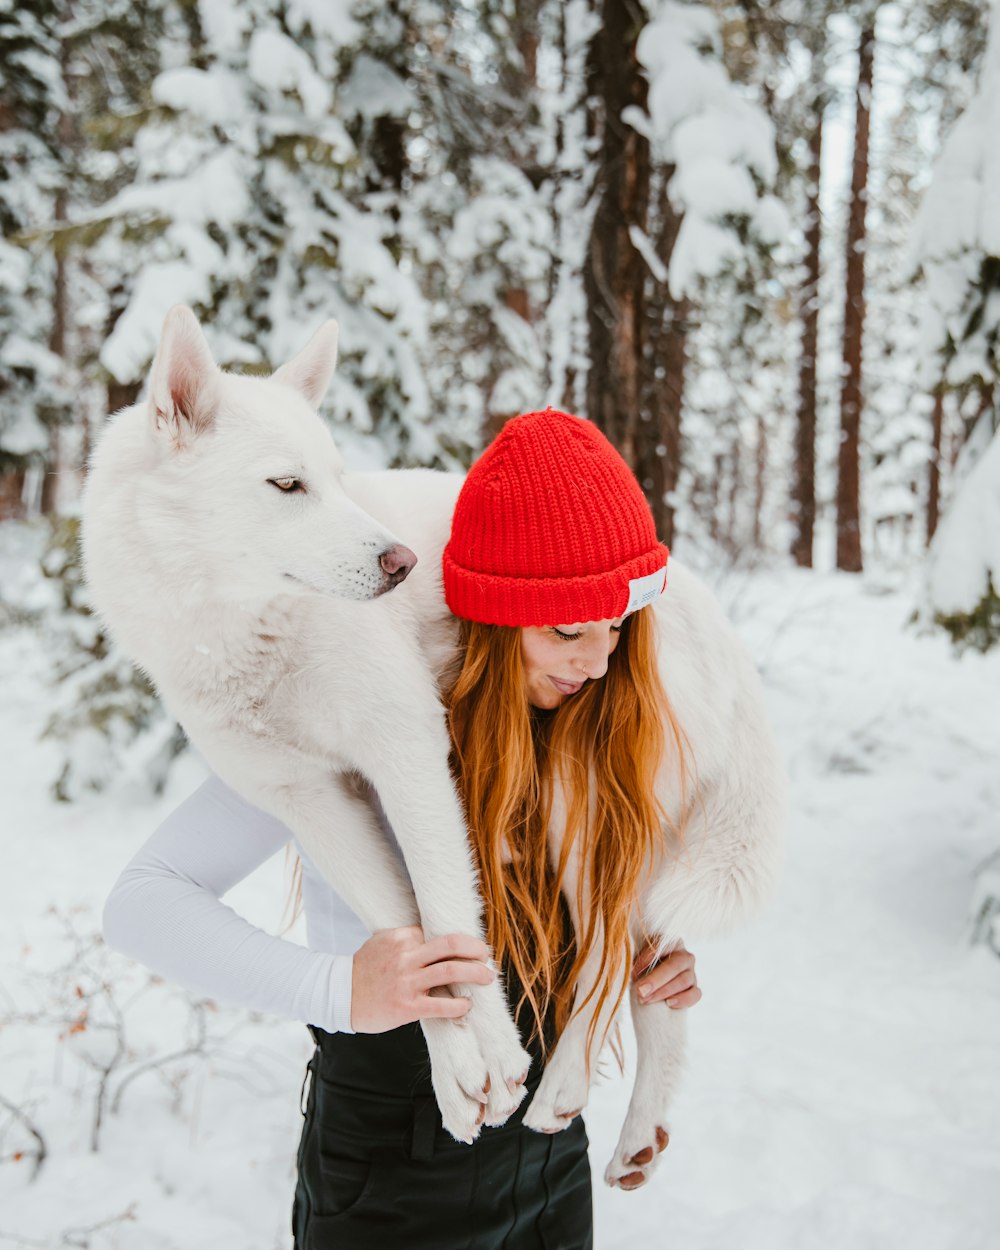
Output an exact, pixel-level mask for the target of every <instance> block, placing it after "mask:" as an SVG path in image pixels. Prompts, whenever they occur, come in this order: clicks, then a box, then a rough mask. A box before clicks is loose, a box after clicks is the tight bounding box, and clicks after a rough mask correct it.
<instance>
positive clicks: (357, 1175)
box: [315, 1150, 375, 1216]
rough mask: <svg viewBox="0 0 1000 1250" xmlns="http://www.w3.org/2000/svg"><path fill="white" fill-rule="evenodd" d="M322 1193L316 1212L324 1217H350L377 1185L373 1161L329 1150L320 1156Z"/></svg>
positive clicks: (320, 1190) (317, 1197) (317, 1199)
mask: <svg viewBox="0 0 1000 1250" xmlns="http://www.w3.org/2000/svg"><path fill="white" fill-rule="evenodd" d="M318 1162H319V1180H320V1185H319V1192H318V1193H317V1195H316V1204H315V1211H316V1214H317V1215H320V1216H330V1215H346V1214H347V1212H348V1211H350V1210H352V1209H353V1208H354V1207H357V1206H360V1205H361V1204H362V1203H363V1202H364V1200H365V1199H366V1198H367V1197H368V1196H369V1194H370V1193H371V1190H372V1188H373V1186H374V1184H375V1168H374V1166H373V1160H372V1159H371V1158H368V1159H357V1158H351V1157H349V1156H348V1155H343V1154H333V1153H332V1152H330V1151H327V1150H320V1151H319V1153H318Z"/></svg>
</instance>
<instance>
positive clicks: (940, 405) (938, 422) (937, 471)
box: [927, 386, 944, 545]
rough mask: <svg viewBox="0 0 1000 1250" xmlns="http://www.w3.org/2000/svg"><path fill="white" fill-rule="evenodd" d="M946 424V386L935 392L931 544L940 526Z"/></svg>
mask: <svg viewBox="0 0 1000 1250" xmlns="http://www.w3.org/2000/svg"><path fill="white" fill-rule="evenodd" d="M943 425H944V388H943V387H941V386H939V387H938V389H937V390H936V391H935V392H934V411H933V413H932V415H931V458H930V463H929V465H928V474H927V542H928V545H929V544H930V541H931V539H932V538H933V537H934V534H935V532H936V531H937V527H938V520H939V519H940V508H941V428H942V426H943Z"/></svg>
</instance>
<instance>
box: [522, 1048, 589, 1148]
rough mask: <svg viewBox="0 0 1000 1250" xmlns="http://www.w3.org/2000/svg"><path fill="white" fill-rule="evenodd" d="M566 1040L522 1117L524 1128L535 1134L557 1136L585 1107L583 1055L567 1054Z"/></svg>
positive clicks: (586, 1080) (586, 1085) (586, 1077)
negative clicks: (554, 1134)
mask: <svg viewBox="0 0 1000 1250" xmlns="http://www.w3.org/2000/svg"><path fill="white" fill-rule="evenodd" d="M568 1036H569V1035H568V1034H567V1035H565V1036H564V1037H563V1040H562V1042H560V1044H559V1045H558V1046H557V1047H556V1050H555V1054H554V1055H553V1056H552V1059H551V1060H550V1062H549V1063H548V1065H547V1067H546V1069H545V1071H544V1072H543V1073H542V1079H541V1082H540V1084H539V1086H538V1089H537V1090H535V1096H534V1098H532V1100H531V1106H530V1107H529V1108H528V1111H527V1114H526V1115H525V1117H524V1123H525V1125H526V1126H527V1127H528V1128H530V1129H534V1131H535V1132H536V1133H559V1132H561V1131H562V1130H563V1129H564V1128H569V1126H570V1125H571V1124H572V1123H573V1120H574V1118H575V1117H576V1116H578V1115H579V1114H580V1112H581V1111H582V1110H583V1109H584V1107H585V1106H586V1105H587V1095H588V1094H589V1092H590V1076H589V1074H588V1072H587V1065H586V1063H585V1062H584V1059H583V1056H582V1055H580V1054H576V1053H575V1051H574V1053H573V1054H570V1053H569V1052H570V1048H569V1047H568V1046H565V1045H564V1044H563V1043H565V1042H566V1041H567V1040H568Z"/></svg>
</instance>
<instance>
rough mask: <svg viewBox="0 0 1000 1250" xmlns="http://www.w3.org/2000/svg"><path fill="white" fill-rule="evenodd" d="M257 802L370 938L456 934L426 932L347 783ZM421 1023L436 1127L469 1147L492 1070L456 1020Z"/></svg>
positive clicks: (270, 793)
mask: <svg viewBox="0 0 1000 1250" xmlns="http://www.w3.org/2000/svg"><path fill="white" fill-rule="evenodd" d="M259 801H260V802H261V805H262V806H266V807H268V809H269V810H271V811H273V812H274V814H275V815H276V816H278V817H279V818H280V819H281V820H283V821H284V822H285V823H286V824H288V825H289V826H290V828H292V829H293V830H294V831H295V833H296V835H297V837H298V839H299V841H300V843H301V845H302V847H303V849H304V850H305V851H306V853H307V854H308V855H309V857H310V859H312V860H313V862H314V863H315V864H316V866H317V868H318V869H319V870H320V872H322V873H323V875H324V877H326V879H327V880H328V881H330V883H331V884H332V885H333V887H334V888H335V889H336V890H337V891H338V892H339V893H340V894H341V896H342V897H343V899H344V901H345V902H346V903H347V905H348V906H349V907H350V908H351V909H352V910H353V911H354V912H355V913H356V914H357V915H358V917H359V918H360V920H361V921H362V923H363V924H364V925H365V926H366V927H367V928H368V929H369V930H370V931H371V932H372V933H374V932H376V931H377V930H379V929H390V928H398V927H400V926H402V925H413V924H421V925H423V928H424V934H425V936H427V937H431V936H436V935H438V934H440V933H442V932H457V931H459V930H460V926H459V925H457V924H456V925H453V926H451V927H450V928H446V929H441V928H440V927H438V928H435V927H433V926H428V924H427V922H426V918H425V917H424V916H422V915H421V914H420V913H419V911H418V908H417V900H416V898H415V897H414V893H413V890H412V888H411V886H410V883H409V882H408V881H407V879H406V873H405V872H404V871H403V866H402V863H401V862H400V860H399V857H398V856H397V855H396V854H395V853H394V852H393V851H392V849H391V848H390V847H389V845H388V843H387V842H386V839H385V836H384V834H383V832H382V830H381V828H380V827H379V824H378V821H377V820H376V818H375V814H374V812H373V810H372V808H371V807H370V805H369V803H368V802H367V800H366V799H365V798H364V797H362V796H359V795H358V794H356V793H355V792H354V791H353V789H352V786H351V785H350V783H349V781H348V780H347V779H346V778H342V779H340V780H339V781H338V779H337V778H336V777H335V776H333V775H330V776H329V777H328V778H327V777H323V778H320V779H317V780H315V781H312V782H309V783H304V782H303V781H302V780H301V779H299V780H297V781H296V783H295V784H294V785H282V786H275V787H272V788H270V789H269V790H267V789H265V790H264V791H263V792H261V793H260V799H259ZM466 931H468V932H475V930H474V929H467V930H466ZM470 1015H471V1013H470ZM420 1024H421V1028H422V1029H423V1033H424V1037H425V1039H426V1041H427V1048H428V1051H429V1053H430V1057H431V1080H432V1084H433V1086H434V1094H435V1097H436V1099H437V1103H438V1106H439V1108H440V1110H441V1118H442V1122H443V1124H444V1126H445V1128H446V1129H447V1130H448V1132H450V1133H451V1134H452V1136H453V1137H455V1138H456V1139H457V1140H458V1141H463V1142H471V1141H472V1140H473V1139H474V1138H475V1137H476V1135H477V1134H478V1132H479V1124H480V1122H481V1120H482V1117H483V1107H484V1105H486V1104H487V1102H488V1095H489V1089H488V1085H489V1081H488V1077H489V1073H490V1068H489V1064H488V1062H487V1059H486V1057H485V1056H484V1054H483V1051H482V1048H481V1046H480V1044H479V1040H478V1038H477V1036H476V1034H475V1033H474V1031H473V1030H472V1029H471V1028H468V1027H464V1026H465V1022H464V1021H462V1020H459V1021H455V1020H448V1019H436V1018H435V1019H426V1020H421V1022H420ZM515 1036H516V1035H515Z"/></svg>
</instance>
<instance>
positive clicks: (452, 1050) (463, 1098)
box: [421, 1019, 492, 1145]
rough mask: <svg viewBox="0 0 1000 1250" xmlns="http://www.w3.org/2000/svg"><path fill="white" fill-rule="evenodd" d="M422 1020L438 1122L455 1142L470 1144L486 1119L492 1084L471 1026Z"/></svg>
mask: <svg viewBox="0 0 1000 1250" xmlns="http://www.w3.org/2000/svg"><path fill="white" fill-rule="evenodd" d="M421 1023H422V1024H423V1026H424V1036H425V1037H426V1039H427V1049H428V1051H429V1052H430V1057H431V1084H432V1086H433V1088H434V1097H435V1099H436V1100H437V1105H438V1109H439V1111H440V1112H441V1122H442V1124H443V1125H444V1127H445V1129H446V1130H447V1131H448V1132H449V1133H450V1134H451V1135H452V1137H454V1139H455V1140H456V1141H459V1142H463V1143H464V1144H465V1145H471V1144H472V1143H473V1142H474V1141H475V1140H476V1138H477V1137H478V1136H479V1130H480V1129H481V1128H482V1126H483V1123H484V1121H485V1119H486V1108H487V1103H488V1100H489V1096H490V1089H491V1086H492V1080H491V1078H490V1072H489V1068H488V1067H487V1064H486V1060H485V1059H484V1058H483V1055H482V1052H481V1051H480V1049H479V1045H478V1043H477V1041H476V1038H475V1036H474V1034H473V1033H472V1030H471V1029H468V1028H465V1027H464V1026H463V1025H461V1024H459V1023H458V1022H456V1021H454V1020H444V1019H431V1020H423V1021H422V1022H421Z"/></svg>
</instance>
